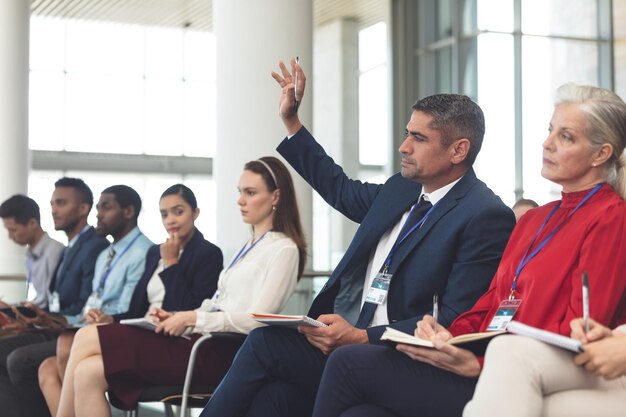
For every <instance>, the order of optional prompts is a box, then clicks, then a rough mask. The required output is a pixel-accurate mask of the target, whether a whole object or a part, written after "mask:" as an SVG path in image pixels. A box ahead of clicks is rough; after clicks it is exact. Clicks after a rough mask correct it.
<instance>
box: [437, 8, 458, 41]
mask: <svg viewBox="0 0 626 417" xmlns="http://www.w3.org/2000/svg"><path fill="white" fill-rule="evenodd" d="M453 6H454V7H456V1H453V0H438V1H437V39H445V38H449V37H450V36H452V7H453Z"/></svg>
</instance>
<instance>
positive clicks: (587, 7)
mask: <svg viewBox="0 0 626 417" xmlns="http://www.w3.org/2000/svg"><path fill="white" fill-rule="evenodd" d="M596 3H597V2H595V1H589V0H551V1H545V0H523V1H522V32H523V33H525V34H533V35H561V36H580V37H590V38H595V37H597V36H598V23H597V21H598V19H597V18H596V16H597V14H598V9H597V4H596Z"/></svg>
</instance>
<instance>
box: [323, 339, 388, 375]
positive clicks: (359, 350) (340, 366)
mask: <svg viewBox="0 0 626 417" xmlns="http://www.w3.org/2000/svg"><path fill="white" fill-rule="evenodd" d="M377 350H378V349H376V347H373V346H370V345H347V346H342V347H340V348H339V349H337V350H335V351H333V352H332V353H331V354H330V356H329V357H328V361H327V362H326V368H327V369H333V370H337V371H339V370H344V371H345V370H349V369H355V368H358V367H359V364H360V363H363V364H372V363H376V362H372V361H376V359H375V358H371V359H370V357H371V356H372V355H373V354H375V353H376V352H377Z"/></svg>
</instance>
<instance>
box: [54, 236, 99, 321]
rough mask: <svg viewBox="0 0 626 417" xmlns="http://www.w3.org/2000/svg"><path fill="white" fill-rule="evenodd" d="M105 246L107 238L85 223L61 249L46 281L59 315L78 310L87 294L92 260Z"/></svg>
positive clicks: (71, 314) (92, 272)
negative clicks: (61, 255) (60, 258)
mask: <svg viewBox="0 0 626 417" xmlns="http://www.w3.org/2000/svg"><path fill="white" fill-rule="evenodd" d="M108 246H109V241H108V240H106V239H105V238H103V237H101V236H98V235H97V234H96V229H94V228H93V227H91V226H89V228H88V229H87V230H85V231H84V232H83V233H82V234H81V235H80V237H79V238H78V240H77V241H76V243H74V245H73V246H72V247H71V248H66V249H65V250H66V251H67V254H66V255H64V257H65V261H63V262H59V266H58V267H57V271H56V273H55V277H54V280H53V282H52V283H51V284H50V288H51V291H56V292H58V293H59V300H60V302H61V314H64V315H66V316H74V315H76V314H79V313H80V312H81V311H82V309H83V307H84V306H85V303H86V302H87V298H89V294H91V285H92V281H93V276H94V269H95V267H96V259H97V258H98V255H99V254H100V252H102V251H103V250H104V249H105V248H107V247H108ZM61 263H62V264H63V265H62V269H61Z"/></svg>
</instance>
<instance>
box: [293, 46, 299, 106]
mask: <svg viewBox="0 0 626 417" xmlns="http://www.w3.org/2000/svg"><path fill="white" fill-rule="evenodd" d="M296 64H298V65H300V57H299V56H297V57H296ZM295 73H296V74H295V78H296V82H295V85H294V89H293V109H294V110H296V111H297V110H298V69H297V68H296V70H295Z"/></svg>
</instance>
